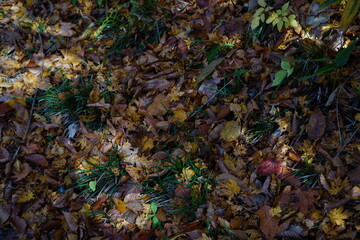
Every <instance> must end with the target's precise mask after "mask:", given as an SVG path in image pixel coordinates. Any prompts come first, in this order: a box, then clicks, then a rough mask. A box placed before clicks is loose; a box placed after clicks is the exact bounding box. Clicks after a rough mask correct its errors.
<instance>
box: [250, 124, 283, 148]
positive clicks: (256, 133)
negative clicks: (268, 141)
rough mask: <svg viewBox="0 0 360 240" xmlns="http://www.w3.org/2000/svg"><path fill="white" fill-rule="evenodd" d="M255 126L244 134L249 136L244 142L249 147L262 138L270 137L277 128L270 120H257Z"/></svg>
mask: <svg viewBox="0 0 360 240" xmlns="http://www.w3.org/2000/svg"><path fill="white" fill-rule="evenodd" d="M255 125H256V126H255V127H254V128H252V129H249V130H247V131H246V132H245V133H248V134H249V136H248V137H247V138H246V140H247V142H248V143H249V144H251V145H253V144H255V143H257V142H258V141H259V140H260V138H261V137H262V136H266V135H270V134H271V133H272V132H273V131H274V130H275V128H276V127H277V124H276V122H275V121H274V120H272V119H270V118H267V119H265V120H257V121H256V124H255Z"/></svg>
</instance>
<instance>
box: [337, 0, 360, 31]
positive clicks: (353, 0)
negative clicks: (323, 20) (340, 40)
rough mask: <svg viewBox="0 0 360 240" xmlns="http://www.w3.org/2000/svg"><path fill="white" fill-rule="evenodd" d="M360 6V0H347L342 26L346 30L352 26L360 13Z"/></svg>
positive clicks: (341, 21)
mask: <svg viewBox="0 0 360 240" xmlns="http://www.w3.org/2000/svg"><path fill="white" fill-rule="evenodd" d="M359 8H360V0H348V1H347V2H346V6H345V10H344V12H343V14H342V16H341V20H340V26H341V28H342V30H343V31H344V32H345V31H346V30H347V28H348V27H349V26H350V23H351V22H352V20H353V19H354V17H355V16H356V15H357V14H358V12H359Z"/></svg>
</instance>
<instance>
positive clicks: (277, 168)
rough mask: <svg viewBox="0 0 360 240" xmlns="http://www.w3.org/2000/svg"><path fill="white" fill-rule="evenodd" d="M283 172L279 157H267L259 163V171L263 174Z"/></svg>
mask: <svg viewBox="0 0 360 240" xmlns="http://www.w3.org/2000/svg"><path fill="white" fill-rule="evenodd" d="M281 172H282V166H281V163H280V160H278V159H271V158H265V160H264V161H263V162H262V163H260V164H259V170H258V173H260V174H261V175H271V174H273V173H277V174H280V173H281Z"/></svg>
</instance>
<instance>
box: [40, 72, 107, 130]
mask: <svg viewBox="0 0 360 240" xmlns="http://www.w3.org/2000/svg"><path fill="white" fill-rule="evenodd" d="M93 87H94V83H93V82H92V80H91V79H90V80H85V79H83V78H81V81H80V83H78V84H76V85H74V84H73V83H72V82H71V81H70V80H67V79H65V80H64V81H62V82H61V83H60V84H58V85H56V86H53V87H50V88H48V89H47V90H46V91H44V92H43V93H42V94H40V95H39V103H40V104H41V107H42V110H40V111H39V112H40V113H42V114H44V115H45V117H47V118H51V117H52V116H56V115H62V117H63V120H64V125H65V126H66V127H69V126H70V125H71V124H73V123H75V122H77V121H79V120H81V121H82V122H84V123H85V125H86V126H87V127H90V128H92V129H99V128H100V127H101V126H102V122H101V110H100V109H98V108H90V107H88V106H87V102H88V99H89V97H90V92H91V90H92V89H93Z"/></svg>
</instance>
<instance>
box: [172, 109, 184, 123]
mask: <svg viewBox="0 0 360 240" xmlns="http://www.w3.org/2000/svg"><path fill="white" fill-rule="evenodd" d="M186 118H187V114H186V112H185V111H184V110H175V112H174V116H173V119H174V120H175V121H179V122H181V123H183V122H184V121H185V120H186Z"/></svg>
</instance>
